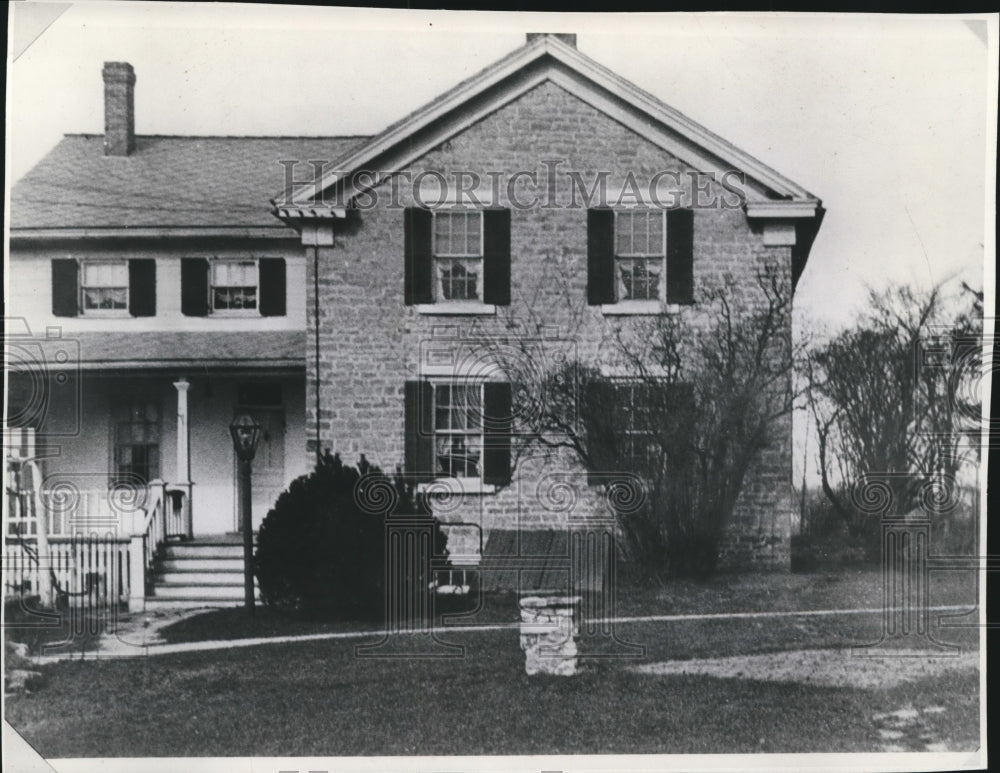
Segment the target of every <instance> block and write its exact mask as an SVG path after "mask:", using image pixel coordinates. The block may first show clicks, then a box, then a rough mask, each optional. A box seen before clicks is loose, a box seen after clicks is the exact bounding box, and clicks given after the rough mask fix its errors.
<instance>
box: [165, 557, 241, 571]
mask: <svg viewBox="0 0 1000 773" xmlns="http://www.w3.org/2000/svg"><path fill="white" fill-rule="evenodd" d="M159 569H160V571H161V572H178V571H179V572H212V571H222V572H240V573H242V572H243V559H242V558H194V557H188V558H166V559H164V560H163V561H161V562H160V563H159Z"/></svg>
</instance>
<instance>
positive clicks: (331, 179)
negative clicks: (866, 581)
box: [274, 34, 823, 568]
mask: <svg viewBox="0 0 1000 773" xmlns="http://www.w3.org/2000/svg"><path fill="white" fill-rule="evenodd" d="M671 77H680V76H676V74H675V75H674V76H671ZM274 201H275V211H276V214H277V215H278V216H279V217H280V218H281V219H282V220H283V221H284V222H286V223H288V224H290V225H292V226H294V227H295V228H296V229H298V230H299V231H300V232H301V234H302V244H303V245H304V247H305V256H306V272H307V282H306V287H307V293H308V295H309V298H308V301H307V304H306V320H307V324H306V327H307V339H308V344H307V352H308V354H307V356H306V364H305V369H306V382H307V384H306V393H307V398H306V424H307V426H306V436H307V442H309V443H310V445H311V447H319V446H323V447H329V448H331V449H332V450H334V451H339V452H341V453H342V454H343V455H344V456H345V457H347V458H348V459H350V458H352V457H354V456H356V454H357V453H359V452H364V453H366V454H368V455H369V457H370V458H372V459H373V461H375V462H376V463H378V464H380V465H381V466H382V467H383V468H385V469H393V468H394V467H396V466H399V467H401V468H402V469H404V470H405V471H406V472H407V473H408V474H410V475H413V476H415V477H416V478H417V479H419V480H421V481H422V482H423V485H428V486H433V487H434V490H436V491H439V492H444V491H450V492H453V493H454V496H450V497H442V498H440V499H439V507H438V512H439V515H440V516H441V517H442V518H443V519H444V520H454V521H461V522H466V523H475V524H478V525H479V526H481V528H482V529H483V530H484V532H485V533H486V535H487V540H488V538H489V537H488V535H489V534H490V532H492V531H497V530H518V531H525V530H528V531H530V530H533V529H536V530H541V529H552V528H559V526H560V523H565V521H566V519H567V518H571V517H581V516H582V517H586V516H587V515H588V514H593V515H595V516H599V515H600V514H601V513H602V512H604V513H606V510H607V506H606V504H605V503H603V502H602V501H601V496H600V491H599V487H595V486H593V485H590V483H591V482H592V478H593V476H590V478H588V476H587V475H586V474H582V471H581V469H580V468H579V465H578V464H575V463H574V462H573V460H571V459H567V458H565V457H557V458H552V457H541V456H539V457H537V458H535V457H530V458H518V459H514V458H512V454H511V443H510V430H511V425H512V423H513V420H514V418H516V414H517V411H518V409H519V406H516V405H511V400H512V394H514V393H515V390H514V389H513V388H512V384H511V382H510V380H509V379H505V373H507V372H508V370H507V369H505V368H504V367H503V364H502V363H497V362H490V361H489V360H490V357H489V355H488V354H487V355H484V354H483V349H482V347H481V346H480V347H479V348H478V349H477V346H476V345H475V343H474V342H476V341H482V340H484V339H485V340H487V341H498V340H502V339H503V338H504V337H505V336H510V335H516V334H517V333H516V332H512V330H516V329H517V323H518V321H527V320H531V321H532V323H533V327H532V330H533V331H534V334H536V335H538V334H539V333H538V332H537V331H538V330H542V331H547V333H546V334H548V333H551V335H552V336H553V337H554V338H555V339H559V338H560V337H562V338H570V339H571V341H570V342H569V343H570V344H571V345H572V346H574V347H576V350H577V352H578V354H579V356H580V358H582V359H584V360H592V361H597V362H601V363H602V366H603V367H606V368H607V369H608V370H609V371H617V372H618V373H619V374H620V375H625V376H626V377H627V376H628V373H627V372H625V373H621V366H622V363H620V362H618V363H616V362H614V361H612V360H613V358H612V357H611V356H610V355H609V353H608V352H606V351H604V350H602V343H601V342H604V341H607V340H608V338H609V331H611V332H613V330H614V329H616V327H617V328H623V327H627V326H628V325H630V324H634V323H635V321H636V320H639V319H648V318H649V317H650V316H655V315H666V314H686V315H691V317H692V319H697V315H698V314H699V313H701V312H700V310H699V305H698V300H699V292H700V291H703V288H704V287H705V286H707V285H708V283H709V282H710V280H715V279H718V278H720V277H722V276H723V275H729V276H732V277H736V278H737V280H738V283H737V286H738V287H739V288H741V289H742V291H745V292H747V293H753V292H754V281H753V278H754V276H755V272H756V271H757V270H758V268H759V266H760V265H762V263H764V262H769V263H773V264H774V265H775V266H776V267H777V270H778V271H779V273H780V275H781V281H783V282H784V283H785V284H786V285H787V286H788V287H793V286H794V283H795V282H796V280H797V279H798V276H799V275H800V274H801V272H802V270H803V267H804V265H805V261H806V258H807V256H808V253H809V249H810V247H811V245H812V241H813V238H814V236H815V234H816V231H817V229H818V227H819V223H820V221H821V219H822V214H823V210H822V207H821V204H820V201H819V200H818V199H817V198H816V197H815V196H813V195H812V194H810V193H809V192H807V191H806V190H804V189H802V188H801V187H800V186H798V185H796V184H795V183H793V182H792V181H790V180H788V179H786V178H785V177H783V176H782V175H780V174H778V173H777V172H775V171H774V170H772V169H770V168H768V167H767V166H765V165H764V164H763V163H761V162H760V161H758V160H756V159H754V158H752V157H750V156H749V155H747V154H746V153H743V152H742V151H740V150H739V149H737V148H735V147H733V146H732V145H731V144H729V143H727V142H725V141H724V140H722V139H721V138H719V137H718V136H716V135H714V134H712V133H711V132H709V131H708V130H706V129H705V128H703V127H701V126H699V125H698V124H696V123H695V122H693V121H691V120H690V119H688V118H686V117H685V116H683V115H682V114H680V113H678V112H677V111H675V110H673V109H672V108H670V107H669V106H667V105H665V104H663V103H662V102H660V101H659V100H658V99H656V98H655V97H653V96H651V95H650V94H648V93H646V92H644V91H642V90H640V89H638V88H637V87H635V86H634V85H632V84H630V83H628V82H627V81H625V80H624V79H622V78H620V77H619V76H617V75H615V74H614V73H613V72H610V71H609V70H608V69H607V68H605V67H603V66H601V65H600V64H598V63H597V62H595V61H593V60H592V59H590V58H588V57H587V56H585V55H583V54H581V53H580V52H579V51H578V50H577V48H576V38H575V36H573V35H548V34H545V35H542V34H539V35H529V36H528V40H527V43H526V45H524V46H523V47H522V48H520V49H518V50H516V51H514V52H512V53H511V54H510V55H508V56H507V57H505V58H503V59H502V60H500V61H498V62H496V63H495V64H493V65H492V66H490V67H488V68H486V69H485V70H483V71H482V72H480V73H478V74H476V75H474V76H472V77H471V78H469V79H467V80H465V81H464V82H462V83H461V84H459V85H458V86H456V87H455V88H454V89H452V90H451V91H449V92H447V93H445V94H443V95H441V96H440V97H438V98H437V99H435V100H434V101H432V102H430V103H429V104H427V105H425V106H424V107H421V108H420V109H418V110H416V111H415V112H413V113H412V114H410V115H409V116H407V117H405V118H403V119H402V120H400V121H398V122H397V123H395V124H393V125H391V126H390V127H388V128H387V129H386V130H385V131H383V132H382V133H380V134H378V135H376V136H374V137H372V138H371V139H370V140H368V141H366V142H363V143H361V144H359V145H358V146H357V147H354V148H352V149H350V150H349V151H348V152H347V153H345V154H344V155H343V156H342V157H340V158H338V159H336V160H335V161H334V162H333V163H331V164H329V165H328V166H327V168H326V169H324V170H322V171H321V172H320V173H318V174H316V175H315V177H314V178H313V179H309V180H307V181H306V182H302V183H296V184H294V185H292V186H289V187H288V188H287V189H286V190H285V191H283V192H282V193H281V194H279V195H278V196H276V198H275V200H274ZM788 324H789V329H788V331H787V335H788V340H789V341H790V336H791V329H790V322H789V323H788ZM512 325H513V327H512ZM488 348H489V347H487V349H488ZM522 349H523V347H522ZM473 351H476V352H477V353H475V354H470V352H473ZM493 353H494V354H497V350H496V349H493ZM786 354H787V352H786ZM498 356H499V355H498ZM627 392H628V390H622V394H627ZM504 417H508V418H511V420H510V421H506V422H505V418H504ZM782 427H783V429H782V431H781V432H779V433H778V439H777V441H775V443H774V444H773V447H772V448H769V449H768V450H767V451H766V452H765V453H763V454H762V455H761V458H760V459H759V460H758V462H757V464H756V465H755V466H754V469H752V470H751V471H750V472H749V474H748V476H747V479H746V485H745V486H744V491H743V495H742V496H741V498H740V502H739V504H738V506H737V512H736V518H735V522H734V526H733V534H732V539H730V540H729V542H728V547H727V553H728V555H729V556H730V558H731V559H732V560H733V561H734V562H737V563H742V564H751V565H758V566H770V567H785V568H787V566H788V562H789V536H790V528H791V513H792V498H791V492H792V487H791V470H792V460H791V418H790V417H786V419H785V420H784V424H783V425H782ZM560 475H562V476H563V477H562V478H559V476H560ZM553 476H555V477H553ZM557 480H559V481H562V482H563V483H567V484H568V485H570V486H573V487H574V488H575V490H576V491H575V494H574V496H573V499H574V502H575V504H574V508H575V509H574V510H573V514H572V515H568V514H567V512H566V511H565V510H560V509H558V508H553V507H552V505H551V503H550V502H546V501H545V498H546V496H548V494H546V485H548V484H550V483H552V482H553V481H557Z"/></svg>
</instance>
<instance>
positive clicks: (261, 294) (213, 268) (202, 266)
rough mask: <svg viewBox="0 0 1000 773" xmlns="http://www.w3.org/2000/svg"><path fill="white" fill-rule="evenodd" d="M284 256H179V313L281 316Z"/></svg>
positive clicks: (284, 311)
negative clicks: (210, 257) (208, 257)
mask: <svg viewBox="0 0 1000 773" xmlns="http://www.w3.org/2000/svg"><path fill="white" fill-rule="evenodd" d="M286 293H287V277H286V269H285V259H284V258H213V259H211V260H209V259H207V258H183V259H182V260H181V313H182V314H184V316H186V317H206V316H209V315H218V316H222V317H224V316H250V317H254V316H260V317H283V316H285V314H286V311H287V308H286V307H287V304H286Z"/></svg>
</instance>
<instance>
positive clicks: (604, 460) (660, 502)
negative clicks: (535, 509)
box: [486, 265, 794, 577]
mask: <svg viewBox="0 0 1000 773" xmlns="http://www.w3.org/2000/svg"><path fill="white" fill-rule="evenodd" d="M577 311H578V309H576V308H574V313H576V312H577ZM790 313H791V287H790V284H789V282H788V278H787V276H785V275H784V274H783V273H782V272H781V271H780V270H778V269H777V268H776V267H774V266H771V265H762V266H761V267H760V268H759V271H758V272H757V273H756V276H755V279H754V280H753V281H751V282H750V283H746V282H744V284H743V285H742V286H741V285H740V284H739V283H738V282H737V281H736V280H735V279H734V278H732V277H725V278H724V279H723V280H721V281H720V282H719V283H718V284H717V285H716V286H714V287H708V288H705V289H703V291H702V292H701V294H700V297H699V299H698V305H697V306H696V307H694V308H692V309H690V310H685V311H684V313H682V314H670V315H658V316H655V317H645V318H632V319H629V320H627V321H621V320H604V321H602V323H601V324H602V325H603V344H602V346H601V347H600V350H599V351H597V352H591V353H589V354H587V355H581V354H580V353H579V352H576V351H574V350H573V348H572V347H565V348H564V349H563V350H562V351H552V350H550V351H548V352H546V353H545V354H544V355H543V354H541V353H540V351H539V350H538V349H537V348H533V345H532V344H525V343H524V342H525V341H529V340H530V338H531V337H530V336H521V337H520V338H511V339H503V340H500V339H499V338H497V337H496V336H494V337H492V338H489V340H488V342H487V343H486V349H487V350H489V351H490V352H491V353H492V359H494V360H497V361H500V362H503V363H505V364H506V365H505V369H506V371H507V376H508V378H509V380H510V381H511V382H512V383H513V384H514V385H515V391H514V394H515V404H517V405H518V406H519V407H520V408H519V414H520V419H521V420H520V425H521V426H520V427H518V430H519V436H518V447H519V449H520V452H521V453H523V452H524V451H526V450H528V449H537V448H543V449H546V450H549V451H553V452H568V453H569V454H570V455H571V456H572V457H575V458H576V459H577V460H578V461H579V462H580V463H581V464H582V465H583V467H585V468H586V470H587V471H588V473H589V474H590V476H591V479H592V482H594V483H595V484H604V485H608V484H611V485H614V481H615V476H616V475H619V476H621V473H623V472H624V473H628V474H629V475H628V477H629V478H631V477H632V476H638V477H639V478H640V479H641V480H642V481H643V486H644V489H645V491H644V494H645V504H644V505H643V506H642V507H641V508H640V509H639V510H638V511H630V512H628V513H618V516H619V517H618V521H619V524H620V533H621V534H622V535H623V546H622V547H623V549H624V552H625V553H626V555H627V556H628V557H629V558H630V559H631V562H632V564H633V565H634V566H635V567H637V568H639V569H640V570H642V571H644V572H646V573H647V574H649V575H652V576H657V577H662V576H664V575H706V574H710V573H712V572H713V571H714V570H715V569H716V568H717V563H718V558H719V553H720V547H721V545H722V540H723V538H724V534H725V528H726V526H727V524H728V523H729V521H730V519H731V517H732V515H733V512H734V510H735V507H736V504H737V499H738V498H739V495H740V491H741V490H742V487H743V482H744V480H745V478H746V475H747V472H748V470H749V469H750V468H751V466H752V465H753V464H754V462H755V460H757V459H759V457H760V453H761V452H762V451H763V450H764V449H766V448H768V446H769V445H770V444H772V443H773V442H774V441H775V431H776V429H777V428H778V427H779V426H781V424H782V422H781V420H782V419H783V418H785V417H788V416H790V414H791V411H792V407H793V397H794V395H793V393H792V384H793V381H792V375H793V370H794V366H793V352H792V342H791V327H790ZM529 317H530V315H529ZM523 319H524V317H523V315H522V322H523ZM574 319H579V324H580V325H583V324H584V321H583V319H582V317H580V318H576V317H574ZM527 324H528V326H529V328H530V327H531V326H532V325H538V326H539V327H541V320H539V319H529V322H528V323H527ZM504 347H507V348H508V349H509V348H510V347H514V348H515V349H516V350H517V355H516V356H503V355H502V354H501V350H503V349H504ZM785 426H788V425H787V424H786V425H785ZM786 441H790V438H787V439H786ZM515 458H519V455H518V454H517V453H515Z"/></svg>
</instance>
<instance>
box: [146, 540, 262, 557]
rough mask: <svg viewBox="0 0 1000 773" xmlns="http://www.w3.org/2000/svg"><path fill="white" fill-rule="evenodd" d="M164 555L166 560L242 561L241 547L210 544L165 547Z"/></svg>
mask: <svg viewBox="0 0 1000 773" xmlns="http://www.w3.org/2000/svg"><path fill="white" fill-rule="evenodd" d="M164 555H165V556H166V557H167V558H238V559H240V560H242V559H243V546H242V545H225V544H220V543H212V542H189V543H176V544H168V545H166V546H165V551H164Z"/></svg>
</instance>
